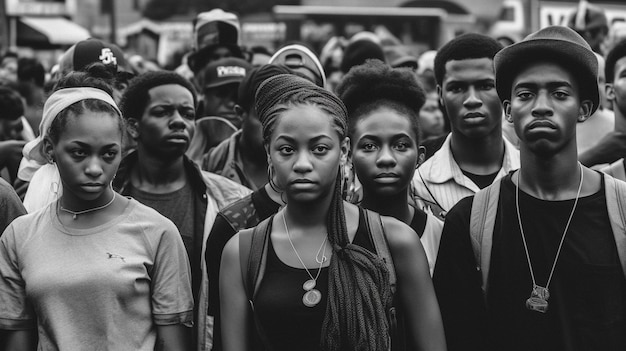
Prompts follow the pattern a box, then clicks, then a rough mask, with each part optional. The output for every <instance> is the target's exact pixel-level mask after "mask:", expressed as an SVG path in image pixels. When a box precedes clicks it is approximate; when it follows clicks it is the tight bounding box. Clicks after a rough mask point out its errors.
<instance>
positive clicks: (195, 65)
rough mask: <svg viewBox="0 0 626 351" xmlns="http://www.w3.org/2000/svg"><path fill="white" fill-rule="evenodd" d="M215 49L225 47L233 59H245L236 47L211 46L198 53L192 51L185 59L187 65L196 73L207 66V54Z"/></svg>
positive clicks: (228, 45) (229, 45)
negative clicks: (230, 52)
mask: <svg viewBox="0 0 626 351" xmlns="http://www.w3.org/2000/svg"><path fill="white" fill-rule="evenodd" d="M217 47H226V48H228V49H230V50H231V51H232V53H233V57H237V58H241V59H245V57H244V54H243V50H242V49H241V47H239V46H237V45H231V44H212V45H208V46H205V47H203V48H202V49H200V50H198V51H194V52H192V53H191V54H189V56H188V57H187V65H188V66H189V68H191V70H192V71H194V72H196V73H197V72H198V71H200V70H201V69H202V68H204V66H206V65H207V64H208V59H209V54H210V53H211V51H213V50H214V49H215V48H217Z"/></svg>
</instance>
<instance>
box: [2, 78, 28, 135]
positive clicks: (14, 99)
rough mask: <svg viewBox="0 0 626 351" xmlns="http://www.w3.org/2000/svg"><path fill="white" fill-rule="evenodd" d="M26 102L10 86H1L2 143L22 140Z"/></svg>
mask: <svg viewBox="0 0 626 351" xmlns="http://www.w3.org/2000/svg"><path fill="white" fill-rule="evenodd" d="M23 115H24V101H23V100H22V96H21V95H20V94H19V93H18V92H17V91H16V90H14V89H12V88H10V87H9V86H0V141H4V140H20V139H22V130H23V128H24V127H23V124H22V119H21V117H22V116H23Z"/></svg>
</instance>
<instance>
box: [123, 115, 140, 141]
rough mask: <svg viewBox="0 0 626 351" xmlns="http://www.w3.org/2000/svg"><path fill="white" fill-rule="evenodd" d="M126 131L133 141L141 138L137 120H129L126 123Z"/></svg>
mask: <svg viewBox="0 0 626 351" xmlns="http://www.w3.org/2000/svg"><path fill="white" fill-rule="evenodd" d="M126 129H127V130H128V134H130V136H131V137H132V138H133V140H137V138H139V121H137V119H135V118H129V119H128V120H127V121H126Z"/></svg>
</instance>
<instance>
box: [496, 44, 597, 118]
mask: <svg viewBox="0 0 626 351" xmlns="http://www.w3.org/2000/svg"><path fill="white" fill-rule="evenodd" d="M543 60H546V61H550V62H556V63H559V64H562V65H563V66H566V67H569V68H573V69H575V70H576V71H574V72H572V73H574V74H575V77H576V78H577V79H578V84H579V86H580V91H581V93H582V94H581V95H582V96H581V97H582V98H583V99H585V100H587V99H589V100H591V101H592V103H593V108H592V113H593V112H595V111H596V109H597V108H598V105H599V102H600V92H599V90H598V60H597V58H596V56H595V55H594V53H593V52H592V51H591V50H589V49H587V48H585V47H583V46H581V45H578V44H575V43H572V42H569V41H565V40H560V39H547V38H541V39H532V40H526V41H521V42H518V43H515V44H513V45H510V46H507V47H505V48H504V49H502V50H500V52H498V53H497V54H496V56H495V57H494V67H495V72H496V90H497V92H498V96H499V97H500V100H502V101H505V100H511V93H512V84H513V80H514V79H515V77H516V76H517V74H518V73H519V72H520V71H521V70H522V69H524V68H525V67H527V66H528V64H530V63H532V62H537V61H543Z"/></svg>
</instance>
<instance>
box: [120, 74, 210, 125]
mask: <svg viewBox="0 0 626 351" xmlns="http://www.w3.org/2000/svg"><path fill="white" fill-rule="evenodd" d="M168 84H176V85H180V86H182V87H184V88H186V89H187V90H189V91H190V92H191V95H193V105H194V107H197V104H198V97H197V95H196V90H195V89H194V87H193V85H192V84H191V82H189V81H188V80H187V79H185V78H184V77H183V76H181V75H179V74H178V73H174V72H169V71H152V72H146V73H143V74H140V75H138V76H137V77H135V78H133V79H132V80H131V81H130V83H129V85H128V88H127V89H126V91H125V92H124V95H122V101H121V102H120V110H121V111H122V114H123V115H124V118H125V119H129V118H134V119H137V120H140V119H141V116H142V115H143V112H144V111H145V109H146V106H147V105H148V102H149V101H150V94H149V91H150V89H152V88H154V87H158V86H161V85H168Z"/></svg>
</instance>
